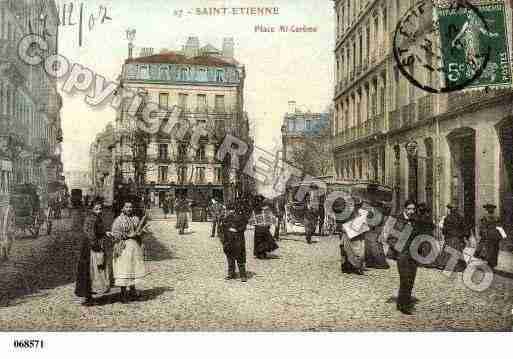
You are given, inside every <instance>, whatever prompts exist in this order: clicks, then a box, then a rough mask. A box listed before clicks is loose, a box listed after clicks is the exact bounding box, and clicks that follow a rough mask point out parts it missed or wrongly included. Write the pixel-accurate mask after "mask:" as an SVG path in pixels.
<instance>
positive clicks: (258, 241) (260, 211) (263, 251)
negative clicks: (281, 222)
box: [253, 201, 278, 259]
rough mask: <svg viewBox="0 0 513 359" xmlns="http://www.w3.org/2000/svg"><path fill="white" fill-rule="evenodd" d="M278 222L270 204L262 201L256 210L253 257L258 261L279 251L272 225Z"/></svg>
mask: <svg viewBox="0 0 513 359" xmlns="http://www.w3.org/2000/svg"><path fill="white" fill-rule="evenodd" d="M275 222H276V220H275V218H274V216H273V214H272V211H271V208H270V207H269V204H267V203H265V202H264V201H261V202H260V203H259V204H257V206H256V208H255V210H254V226H255V231H254V236H253V240H254V246H253V255H254V256H255V257H256V258H258V259H265V258H267V254H268V253H270V252H272V251H274V250H276V249H278V244H277V243H276V241H275V240H274V238H273V236H272V235H271V231H270V228H271V225H272V224H273V223H275Z"/></svg>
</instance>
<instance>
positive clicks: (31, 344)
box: [13, 339, 44, 349]
mask: <svg viewBox="0 0 513 359" xmlns="http://www.w3.org/2000/svg"><path fill="white" fill-rule="evenodd" d="M13 345H14V348H16V349H43V348H44V341H43V340H40V339H19V340H18V339H14V342H13Z"/></svg>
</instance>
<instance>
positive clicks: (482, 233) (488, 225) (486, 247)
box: [475, 204, 503, 268]
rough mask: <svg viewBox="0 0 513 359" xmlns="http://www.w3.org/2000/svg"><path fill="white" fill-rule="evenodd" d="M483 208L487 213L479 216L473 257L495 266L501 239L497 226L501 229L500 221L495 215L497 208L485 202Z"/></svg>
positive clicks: (492, 266)
mask: <svg viewBox="0 0 513 359" xmlns="http://www.w3.org/2000/svg"><path fill="white" fill-rule="evenodd" d="M483 208H484V209H485V210H486V212H487V213H486V215H485V216H484V217H483V218H481V223H480V227H479V237H480V239H479V243H478V245H477V249H476V254H475V257H476V258H479V259H483V260H485V261H486V262H487V263H488V265H489V266H490V267H491V268H495V267H497V264H498V258H499V242H500V241H501V239H503V236H502V235H501V233H500V232H499V230H498V229H497V227H499V228H501V229H502V222H501V220H500V219H499V218H498V217H496V216H495V209H496V208H497V207H496V206H495V205H493V204H485V205H484V206H483Z"/></svg>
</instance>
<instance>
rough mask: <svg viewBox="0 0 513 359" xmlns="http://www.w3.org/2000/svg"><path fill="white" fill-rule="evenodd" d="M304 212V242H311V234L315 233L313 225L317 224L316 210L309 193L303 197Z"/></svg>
mask: <svg viewBox="0 0 513 359" xmlns="http://www.w3.org/2000/svg"><path fill="white" fill-rule="evenodd" d="M304 213H305V214H304V225H305V236H306V243H308V244H312V235H313V234H314V233H315V227H316V226H317V210H316V208H315V205H314V204H313V203H312V200H311V197H310V196H309V195H307V196H306V197H305V212H304Z"/></svg>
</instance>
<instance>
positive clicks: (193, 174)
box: [115, 37, 251, 206]
mask: <svg viewBox="0 0 513 359" xmlns="http://www.w3.org/2000/svg"><path fill="white" fill-rule="evenodd" d="M141 55H142V56H140V57H137V58H128V59H127V60H126V61H125V64H124V66H123V86H124V87H125V88H130V89H131V90H133V91H139V92H142V93H143V94H144V96H145V102H146V103H148V102H152V103H154V104H158V105H159V106H160V108H162V109H164V108H173V107H174V106H178V107H179V108H180V111H181V115H180V116H181V119H187V120H188V121H189V123H190V125H191V126H192V127H194V126H196V125H197V124H199V123H206V122H207V120H209V121H212V123H214V124H215V130H213V131H210V132H209V133H208V135H207V136H203V137H202V138H201V139H200V145H199V148H197V149H195V148H193V147H192V146H190V145H188V143H187V141H180V140H176V139H175V138H173V136H170V135H166V134H163V133H160V132H159V133H157V134H156V135H152V136H151V139H150V143H149V145H148V150H147V163H146V169H147V171H146V178H145V183H146V192H147V195H148V196H149V198H150V199H151V203H152V204H153V205H154V206H159V203H161V202H162V200H163V199H164V197H165V196H166V195H168V194H175V195H177V194H179V193H180V194H185V195H186V196H187V197H188V198H190V199H192V200H194V201H195V202H199V203H201V202H202V201H205V200H206V199H208V198H209V197H212V196H214V197H217V198H219V199H221V200H225V201H227V200H230V199H231V198H232V197H233V195H234V193H235V192H236V191H238V192H241V191H243V190H242V189H241V188H240V187H242V186H243V184H241V180H240V178H239V177H240V176H238V175H237V173H236V172H235V171H234V170H233V171H232V170H229V166H226V165H225V164H224V163H221V162H219V161H217V160H216V159H215V154H216V152H217V149H218V147H219V146H220V144H221V143H222V140H223V138H224V135H225V134H231V135H233V136H236V137H238V138H240V139H241V140H243V141H249V142H251V141H250V139H249V123H248V118H247V116H246V114H245V113H244V112H243V90H244V78H245V70H244V66H243V65H241V64H239V62H238V61H237V60H235V58H234V41H233V39H232V38H225V39H224V40H223V47H222V50H218V49H217V48H215V47H214V46H212V45H211V44H206V45H205V46H203V47H200V45H199V39H198V38H197V37H189V38H188V40H187V43H186V45H185V46H183V48H182V50H181V51H168V50H162V51H161V52H160V53H159V54H153V49H151V48H144V49H143V50H142V53H141ZM128 106H129V104H128V105H125V104H123V105H122V106H121V108H120V111H118V115H117V118H116V128H120V127H121V124H122V123H123V121H126V116H127V111H128ZM157 112H158V111H157ZM166 113H167V111H164V110H162V111H160V112H158V113H154V115H155V116H160V117H161V118H163V117H162V116H165V115H166ZM117 132H118V134H119V133H120V132H119V131H117ZM116 141H117V143H116V146H117V148H116V151H115V163H116V166H117V167H118V169H117V172H118V174H117V176H118V177H120V176H121V177H123V178H124V180H126V179H128V178H129V177H130V173H131V171H132V165H133V164H132V163H130V159H129V158H128V157H129V154H130V148H129V146H127V145H126V143H125V144H124V143H123V137H122V136H121V137H120V136H117V140H116ZM127 158H128V159H127ZM120 174H121V175H120Z"/></svg>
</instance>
